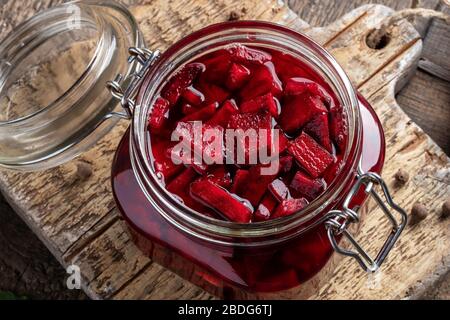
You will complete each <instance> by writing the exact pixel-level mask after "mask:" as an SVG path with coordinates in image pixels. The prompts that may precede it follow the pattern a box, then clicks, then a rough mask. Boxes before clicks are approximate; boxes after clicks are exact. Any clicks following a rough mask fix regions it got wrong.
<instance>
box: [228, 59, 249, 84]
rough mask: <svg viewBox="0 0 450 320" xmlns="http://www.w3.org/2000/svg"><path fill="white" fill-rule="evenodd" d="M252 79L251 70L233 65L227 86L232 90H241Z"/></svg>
mask: <svg viewBox="0 0 450 320" xmlns="http://www.w3.org/2000/svg"><path fill="white" fill-rule="evenodd" d="M249 78H250V70H249V69H248V68H246V67H245V66H243V65H242V64H237V63H233V64H232V65H231V68H230V71H229V73H228V77H227V80H226V82H225V85H226V86H227V88H228V89H230V90H236V89H239V88H241V87H242V86H243V85H244V84H245V83H246V82H247V80H248V79H249Z"/></svg>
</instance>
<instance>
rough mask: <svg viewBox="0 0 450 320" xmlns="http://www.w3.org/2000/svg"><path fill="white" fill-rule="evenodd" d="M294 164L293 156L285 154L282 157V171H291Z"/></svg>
mask: <svg viewBox="0 0 450 320" xmlns="http://www.w3.org/2000/svg"><path fill="white" fill-rule="evenodd" d="M293 164H294V158H293V157H292V156H284V157H282V158H280V172H284V173H287V172H289V171H291V169H292V165H293Z"/></svg>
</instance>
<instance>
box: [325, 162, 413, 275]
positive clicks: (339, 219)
mask: <svg viewBox="0 0 450 320" xmlns="http://www.w3.org/2000/svg"><path fill="white" fill-rule="evenodd" d="M374 185H379V186H380V187H381V189H382V191H383V193H384V198H385V200H386V203H385V202H384V201H383V199H382V197H381V196H380V195H379V194H378V193H377V192H376V191H375V190H374ZM362 186H363V187H364V188H365V189H364V192H365V193H366V194H368V195H370V196H372V198H374V199H375V201H376V202H377V204H378V205H379V206H380V207H381V209H382V210H383V213H384V214H385V215H386V217H387V218H388V220H389V221H390V222H391V225H392V230H391V232H390V234H389V236H388V238H387V240H386V241H385V243H384V245H383V247H382V248H381V250H380V251H379V253H378V255H377V256H376V258H375V260H374V259H372V258H371V257H370V255H369V254H368V253H367V252H366V250H364V249H363V248H362V247H361V245H360V244H359V243H358V242H357V241H356V240H355V238H353V236H352V235H351V234H350V233H349V231H348V230H347V228H348V226H349V225H350V224H352V223H355V222H359V214H358V212H357V210H356V209H355V208H353V209H351V208H349V205H350V202H351V200H352V199H353V197H354V196H355V195H356V194H357V193H358V191H359V190H360V188H361V187H362ZM386 204H387V205H388V206H389V207H388V206H386ZM390 209H392V210H394V211H396V212H398V213H399V214H400V222H398V221H397V219H396V217H395V216H394V215H393V213H392V212H391V210H390ZM406 222H407V215H406V212H405V211H404V210H403V209H402V208H400V207H399V206H398V205H397V204H396V203H395V202H394V201H393V199H392V197H391V194H390V192H389V189H388V187H387V186H386V183H385V182H384V180H383V179H382V178H381V177H380V176H379V175H378V174H376V173H372V172H368V173H363V172H362V171H361V170H358V176H357V181H356V183H355V185H354V186H353V188H352V189H351V190H350V193H349V194H348V196H347V197H346V198H345V201H344V203H343V205H342V210H332V211H330V212H329V213H328V218H327V220H326V222H325V226H326V228H327V232H328V238H329V239H330V242H331V245H332V246H333V248H334V250H335V251H336V252H338V253H340V254H343V255H346V256H350V257H352V258H354V259H356V260H357V261H358V263H359V264H360V266H361V267H362V268H363V269H364V270H365V271H367V272H375V271H376V270H378V269H379V268H380V266H381V264H382V263H383V261H384V260H385V259H386V257H387V255H388V254H389V252H390V251H391V249H392V247H393V246H394V244H395V243H396V242H397V240H398V238H399V236H400V234H401V233H402V231H403V229H404V227H405V225H406ZM339 235H343V236H344V237H346V238H347V239H348V240H349V242H350V244H351V245H352V246H353V248H354V249H355V250H347V249H343V248H342V247H340V246H339V244H338V243H337V241H336V236H339Z"/></svg>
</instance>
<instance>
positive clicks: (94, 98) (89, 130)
mask: <svg viewBox="0 0 450 320" xmlns="http://www.w3.org/2000/svg"><path fill="white" fill-rule="evenodd" d="M142 45H143V39H142V37H141V35H140V33H139V31H138V28H137V24H136V21H135V20H134V18H133V17H132V16H131V14H130V13H129V12H128V10H127V9H126V8H124V7H123V6H121V5H119V4H117V3H116V2H114V1H91V0H88V1H78V2H70V3H66V4H64V5H61V6H57V7H54V8H51V9H49V10H46V11H43V12H41V13H39V14H37V15H36V16H34V17H32V18H31V19H30V20H28V21H26V22H24V23H23V24H21V25H20V26H18V27H17V28H15V30H14V32H13V33H11V34H9V35H8V36H7V37H6V39H4V40H3V41H2V42H1V44H0V74H1V76H0V166H3V167H7V168H10V169H15V170H42V169H47V168H50V167H54V166H57V165H59V164H61V163H64V162H66V161H69V160H71V159H72V158H74V157H76V156H78V155H79V154H81V153H82V152H83V151H85V150H86V149H88V148H89V147H91V146H92V145H93V144H95V142H97V141H98V139H100V138H101V137H102V136H104V135H105V134H106V133H107V132H108V131H109V130H111V129H112V128H113V127H114V126H115V124H116V123H117V121H118V120H119V117H116V116H114V115H116V114H117V112H119V111H121V108H120V106H118V104H117V101H116V100H115V99H114V97H112V96H111V95H110V94H109V92H108V90H105V83H106V82H107V81H108V80H110V79H112V78H113V77H114V76H115V75H116V74H117V73H118V72H119V73H121V74H123V75H124V77H127V76H129V75H131V74H132V73H134V72H135V71H136V70H137V68H138V62H137V61H136V62H134V63H131V64H129V63H128V62H127V58H128V56H129V53H128V48H130V47H135V46H142Z"/></svg>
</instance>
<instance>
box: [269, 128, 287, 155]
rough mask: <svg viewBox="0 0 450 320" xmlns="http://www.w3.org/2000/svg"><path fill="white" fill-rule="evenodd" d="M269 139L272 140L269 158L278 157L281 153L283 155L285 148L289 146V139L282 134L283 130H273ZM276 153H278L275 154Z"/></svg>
mask: <svg viewBox="0 0 450 320" xmlns="http://www.w3.org/2000/svg"><path fill="white" fill-rule="evenodd" d="M275 130H278V150H275V146H276V141H275V139H276V137H277V136H276V134H275ZM271 139H273V141H272V148H271V154H270V156H271V157H272V158H275V157H278V156H279V155H280V154H281V153H283V152H284V151H285V150H286V149H287V146H288V144H289V139H288V138H287V137H286V136H285V134H284V133H283V130H281V129H279V128H276V127H275V128H274V129H273V131H272V134H271ZM275 151H278V152H275Z"/></svg>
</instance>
